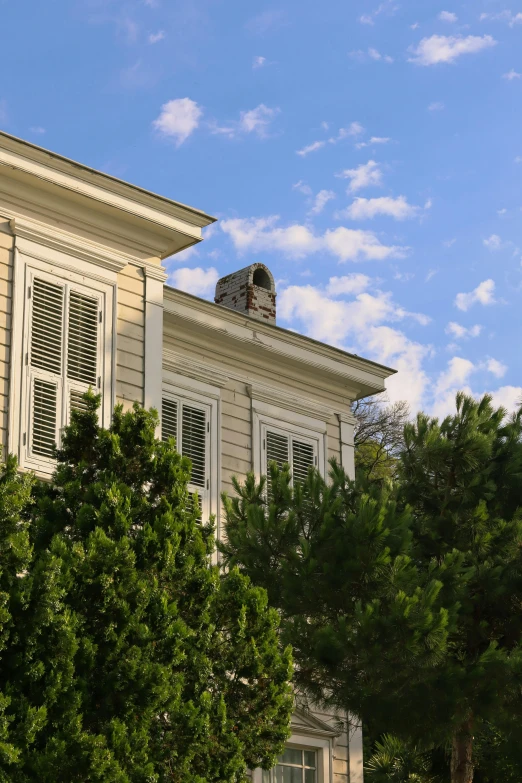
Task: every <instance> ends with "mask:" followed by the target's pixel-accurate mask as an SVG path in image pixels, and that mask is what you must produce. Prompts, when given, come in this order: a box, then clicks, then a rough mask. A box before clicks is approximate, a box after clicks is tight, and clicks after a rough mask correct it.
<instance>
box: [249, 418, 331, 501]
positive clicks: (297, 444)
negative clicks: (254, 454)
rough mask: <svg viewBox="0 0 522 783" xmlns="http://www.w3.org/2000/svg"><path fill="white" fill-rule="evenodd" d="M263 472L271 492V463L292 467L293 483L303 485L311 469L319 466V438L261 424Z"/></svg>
mask: <svg viewBox="0 0 522 783" xmlns="http://www.w3.org/2000/svg"><path fill="white" fill-rule="evenodd" d="M261 450H262V472H263V473H264V474H265V475H266V476H267V477H268V478H267V481H268V491H269V492H270V463H271V462H276V463H277V465H278V466H279V467H282V466H283V465H284V464H285V463H288V464H289V465H290V470H291V472H292V482H293V483H294V484H295V483H296V482H300V483H303V482H304V481H305V480H306V477H307V476H308V470H309V468H311V467H314V468H317V467H318V466H319V457H318V453H319V438H318V437H317V436H315V437H314V436H313V434H309V435H308V436H307V435H306V434H304V433H303V434H300V433H294V432H288V431H286V430H284V429H282V428H278V427H276V426H274V425H272V424H266V423H263V424H261Z"/></svg>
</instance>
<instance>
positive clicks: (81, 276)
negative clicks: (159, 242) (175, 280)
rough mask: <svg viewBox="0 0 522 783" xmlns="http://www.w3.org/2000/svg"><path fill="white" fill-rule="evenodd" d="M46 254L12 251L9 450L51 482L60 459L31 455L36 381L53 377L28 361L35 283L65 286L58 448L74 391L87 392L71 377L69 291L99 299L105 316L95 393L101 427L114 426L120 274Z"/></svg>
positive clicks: (76, 260) (102, 325)
mask: <svg viewBox="0 0 522 783" xmlns="http://www.w3.org/2000/svg"><path fill="white" fill-rule="evenodd" d="M24 244H25V243H24ZM27 244H29V243H27ZM45 250H46V248H41V251H42V252H41V253H40V252H38V251H31V250H29V249H26V248H24V250H23V251H22V250H20V248H18V247H15V251H14V274H13V284H14V291H13V306H12V348H11V361H10V389H9V424H8V448H9V451H10V452H11V453H14V454H16V455H17V457H18V461H19V465H20V468H22V469H25V470H34V471H35V472H36V473H37V474H38V475H40V476H42V477H45V478H48V477H50V476H51V474H52V472H53V471H54V469H55V467H56V460H54V459H52V458H50V457H45V456H44V455H40V454H33V453H31V430H30V427H31V424H32V420H31V410H30V406H31V395H32V379H33V378H35V377H38V378H41V379H42V380H44V381H46V382H51V380H50V375H51V374H50V373H46V372H43V371H39V369H38V368H35V367H31V366H30V365H29V361H28V356H29V348H30V343H31V318H32V302H33V300H32V293H33V291H34V282H33V281H34V278H35V277H37V278H38V277H39V278H40V279H44V280H47V281H49V282H52V283H54V284H55V285H60V286H63V287H64V289H66V292H67V293H65V295H64V315H63V335H62V341H63V342H62V351H63V353H62V372H61V375H60V376H58V375H56V382H57V394H58V400H57V423H56V424H57V426H56V432H57V444H58V445H59V441H60V433H61V431H62V429H63V427H64V426H65V424H66V423H67V422H68V421H69V416H70V399H69V397H70V391H71V389H78V390H79V389H80V387H82V388H83V387H85V389H87V388H88V386H87V385H85V384H82V383H81V382H80V381H74V380H72V379H69V378H68V377H67V357H66V352H65V345H66V333H67V312H68V304H69V292H70V291H71V290H75V291H78V292H79V293H82V294H84V295H86V296H89V297H92V298H95V299H96V300H97V302H98V307H99V312H101V314H102V316H101V318H102V320H101V323H100V324H99V327H100V328H99V330H98V354H97V362H98V367H97V375H98V377H99V379H100V386H99V388H96V389H95V391H96V392H97V393H101V395H102V402H101V406H100V424H101V425H102V426H104V427H107V426H109V425H110V421H111V418H112V412H113V409H114V398H115V389H114V379H115V354H116V351H115V335H116V327H115V323H114V318H115V314H116V307H115V302H116V290H117V289H116V283H117V279H116V275H115V274H114V273H111V272H108V274H107V275H100V274H97V269H96V267H94V268H93V267H91V265H90V264H89V263H88V262H85V261H84V260H82V259H72V258H71V257H70V256H65V255H64V254H59V253H56V258H55V257H53V258H52V260H51V259H48V258H45V257H44V256H45V254H46V253H45ZM53 255H54V254H53ZM73 265H74V268H73ZM29 286H31V298H29V296H28V289H29ZM65 303H66V304H65Z"/></svg>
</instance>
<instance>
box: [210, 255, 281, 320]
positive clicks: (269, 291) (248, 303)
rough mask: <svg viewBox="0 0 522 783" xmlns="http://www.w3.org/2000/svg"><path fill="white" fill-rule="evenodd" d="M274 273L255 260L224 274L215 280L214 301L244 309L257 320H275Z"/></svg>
mask: <svg viewBox="0 0 522 783" xmlns="http://www.w3.org/2000/svg"><path fill="white" fill-rule="evenodd" d="M275 300H276V291H275V283H274V276H273V274H272V272H271V271H270V270H269V269H268V267H267V266H265V264H261V263H255V264H249V266H245V267H243V269H238V271H237V272H232V273H231V274H229V275H225V276H224V277H222V278H221V279H220V280H218V281H217V284H216V295H215V298H214V301H215V302H216V304H221V305H224V306H225V307H229V308H231V309H232V310H237V311H238V312H241V313H245V314H246V315H249V316H251V317H252V318H256V319H257V320H259V321H264V322H267V323H275V320H276V310H275Z"/></svg>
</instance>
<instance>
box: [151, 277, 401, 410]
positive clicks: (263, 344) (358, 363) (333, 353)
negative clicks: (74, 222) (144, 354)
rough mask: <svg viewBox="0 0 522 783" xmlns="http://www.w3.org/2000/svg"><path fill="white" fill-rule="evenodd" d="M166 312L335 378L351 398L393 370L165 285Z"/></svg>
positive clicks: (374, 387) (380, 384)
mask: <svg viewBox="0 0 522 783" xmlns="http://www.w3.org/2000/svg"><path fill="white" fill-rule="evenodd" d="M163 301H164V310H165V313H166V314H168V315H170V316H172V317H173V318H175V319H181V320H183V321H185V322H187V326H188V328H198V329H200V330H203V331H207V330H208V331H210V332H211V333H212V334H213V335H216V334H220V335H222V336H223V337H224V338H226V339H228V340H237V341H239V342H242V343H244V344H246V345H248V346H249V347H250V348H251V349H252V350H253V351H256V352H257V351H259V350H263V351H268V352H271V353H274V354H277V355H279V356H281V357H282V358H283V359H284V360H289V361H291V362H297V363H299V364H301V365H303V366H306V365H308V367H309V368H313V370H314V371H318V372H320V373H326V374H330V375H334V376H337V378H339V379H342V381H343V383H344V384H345V385H346V387H349V390H350V391H352V392H353V395H354V397H353V398H354V399H359V398H361V397H367V396H368V395H370V394H377V393H379V392H382V391H384V389H385V384H384V380H385V378H389V377H390V376H391V375H394V374H395V370H391V369H389V368H388V367H383V366H382V365H379V364H375V362H371V361H367V360H365V359H362V358H361V357H359V356H355V355H353V354H348V353H345V352H344V351H340V350H338V349H336V348H333V347H331V346H329V345H325V344H324V343H320V342H318V341H316V340H313V339H311V338H309V337H306V336H304V335H300V334H296V333H295V332H291V331H289V330H287V329H281V328H280V327H277V326H270V325H268V324H263V323H261V322H259V321H254V320H253V319H252V318H249V317H248V316H245V315H243V314H240V313H237V312H235V311H234V310H228V309H227V308H226V307H222V306H221V305H216V304H213V303H211V302H206V301H204V300H202V299H199V298H198V297H195V296H192V295H190V294H186V293H184V292H182V291H178V290H176V289H173V288H170V287H169V286H165V292H164V300H163Z"/></svg>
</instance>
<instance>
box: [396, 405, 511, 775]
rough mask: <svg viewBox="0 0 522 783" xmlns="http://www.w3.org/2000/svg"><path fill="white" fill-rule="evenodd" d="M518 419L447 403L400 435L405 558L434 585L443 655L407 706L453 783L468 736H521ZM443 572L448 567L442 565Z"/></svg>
mask: <svg viewBox="0 0 522 783" xmlns="http://www.w3.org/2000/svg"><path fill="white" fill-rule="evenodd" d="M521 479H522V416H521V413H520V412H519V413H517V414H516V415H514V416H513V417H512V418H511V419H507V417H506V415H505V411H504V410H503V409H502V408H498V409H495V408H494V407H493V406H492V404H491V398H490V397H488V396H485V397H484V398H482V400H480V401H478V402H477V401H476V400H474V399H472V398H470V397H466V396H465V395H463V394H459V395H457V412H456V414H455V415H453V416H449V417H447V418H446V419H444V421H443V422H439V421H437V420H436V419H431V418H429V417H427V416H425V415H419V416H418V417H417V421H416V423H415V424H411V425H408V426H407V427H406V430H405V450H404V453H403V455H402V476H401V497H402V500H403V502H405V503H408V504H409V506H410V508H411V509H412V513H413V533H414V539H413V541H414V548H413V553H414V558H415V559H416V561H417V562H418V563H420V564H421V567H422V568H424V569H425V570H426V571H427V570H428V569H429V570H430V571H431V574H432V575H433V576H434V577H435V578H437V579H438V580H440V582H441V583H442V585H443V588H442V590H441V594H440V597H441V601H442V602H443V604H444V605H445V606H447V607H451V611H450V618H451V619H450V633H449V636H448V648H447V653H446V655H445V656H444V659H443V661H442V662H441V664H440V665H439V666H438V667H436V668H435V670H434V671H433V673H432V675H433V676H432V677H430V678H429V679H427V681H426V683H424V685H423V687H419V688H417V689H413V690H412V693H411V701H412V703H413V704H414V703H415V702H416V700H419V699H424V700H425V704H426V713H425V714H426V720H425V721H422V712H421V710H416V712H417V714H418V723H417V728H418V731H419V732H420V731H423V732H424V733H427V732H428V731H429V732H430V734H431V737H432V739H434V740H438V741H439V743H442V742H444V741H445V740H446V741H449V743H450V745H451V748H452V753H451V779H452V781H453V783H471V781H472V780H473V772H474V766H475V763H474V749H473V743H474V737H475V736H479V735H480V734H481V731H482V730H483V729H484V727H486V728H487V726H488V723H489V724H493V725H494V724H495V723H497V724H498V725H502V724H504V725H506V726H508V725H509V726H510V727H511V730H515V732H518V733H519V736H520V732H522V695H521V685H522V612H521V609H522V518H521V514H520V507H521V506H522V490H521V486H522V485H521ZM450 561H451V562H452V567H451V568H448V567H447V564H448V562H450Z"/></svg>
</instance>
